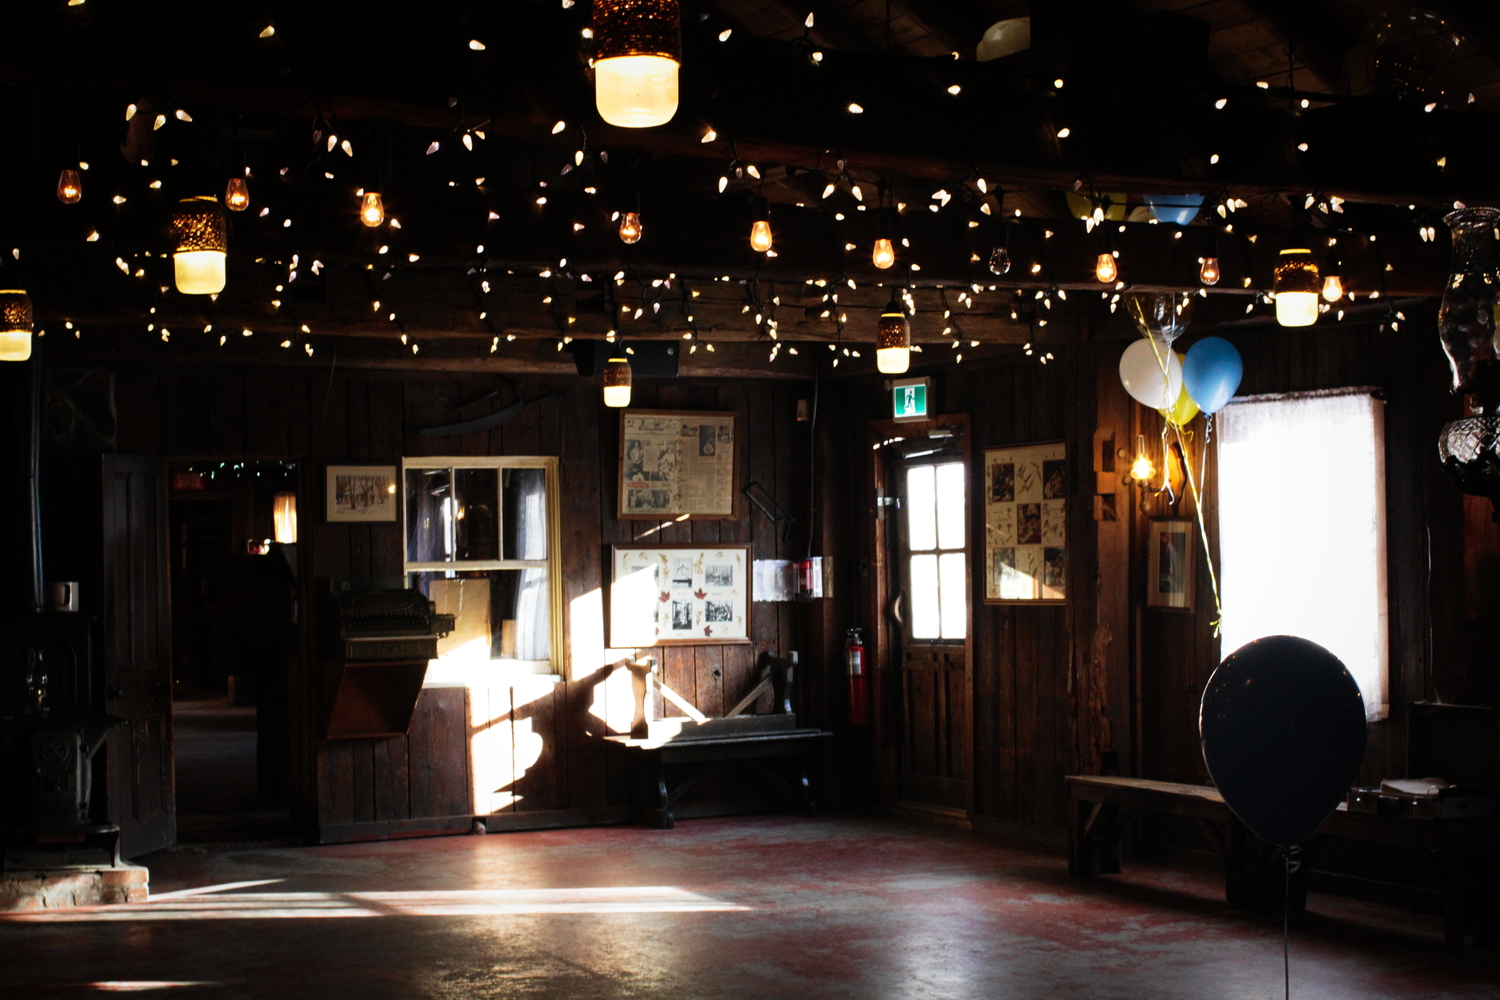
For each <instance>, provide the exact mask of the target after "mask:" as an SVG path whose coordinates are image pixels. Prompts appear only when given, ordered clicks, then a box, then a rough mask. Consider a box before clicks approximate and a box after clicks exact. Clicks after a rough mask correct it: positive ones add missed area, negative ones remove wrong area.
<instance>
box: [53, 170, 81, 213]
mask: <svg viewBox="0 0 1500 1000" xmlns="http://www.w3.org/2000/svg"><path fill="white" fill-rule="evenodd" d="M82 197H83V181H82V180H81V179H80V178H79V176H78V171H76V170H64V171H63V172H62V175H61V176H60V177H58V178H57V200H58V201H60V202H62V203H63V204H64V205H76V204H78V200H79V199H80V198H82Z"/></svg>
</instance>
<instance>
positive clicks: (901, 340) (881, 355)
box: [875, 295, 911, 375]
mask: <svg viewBox="0 0 1500 1000" xmlns="http://www.w3.org/2000/svg"><path fill="white" fill-rule="evenodd" d="M875 367H876V368H878V369H879V370H880V371H881V372H883V373H885V374H887V375H900V374H901V373H902V372H904V371H906V370H907V369H908V368H909V367H911V322H910V321H909V320H907V318H906V312H905V310H903V309H902V308H901V303H899V302H897V301H896V296H895V295H892V296H891V301H890V303H889V304H888V305H887V306H886V307H885V310H884V311H883V312H882V313H881V314H880V324H879V325H878V326H877V327H876V328H875Z"/></svg>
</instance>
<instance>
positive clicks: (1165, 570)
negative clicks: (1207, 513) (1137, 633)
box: [1146, 517, 1197, 611]
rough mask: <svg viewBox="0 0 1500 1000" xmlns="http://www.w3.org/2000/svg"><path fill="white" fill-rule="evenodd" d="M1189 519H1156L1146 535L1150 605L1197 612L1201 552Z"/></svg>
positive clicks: (1147, 593)
mask: <svg viewBox="0 0 1500 1000" xmlns="http://www.w3.org/2000/svg"><path fill="white" fill-rule="evenodd" d="M1195 528H1196V525H1195V523H1194V522H1193V521H1192V520H1190V519H1188V518H1175V517H1174V518H1152V519H1151V531H1150V534H1148V535H1147V536H1146V605H1147V606H1148V607H1152V608H1170V609H1173V610H1177V611H1191V610H1193V588H1194V586H1195V581H1196V577H1195V576H1194V569H1195V566H1196V563H1197V558H1196V555H1197V550H1196V548H1195V547H1194V544H1193V531H1194V529H1195Z"/></svg>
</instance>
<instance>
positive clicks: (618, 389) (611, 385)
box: [604, 354, 630, 406]
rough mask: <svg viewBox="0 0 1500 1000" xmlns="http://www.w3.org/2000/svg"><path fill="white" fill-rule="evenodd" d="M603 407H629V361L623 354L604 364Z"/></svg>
mask: <svg viewBox="0 0 1500 1000" xmlns="http://www.w3.org/2000/svg"><path fill="white" fill-rule="evenodd" d="M604 405H605V406H629V405H630V359H629V358H627V357H625V356H624V355H623V354H622V355H620V356H619V357H615V358H610V359H609V361H607V362H605V365H604Z"/></svg>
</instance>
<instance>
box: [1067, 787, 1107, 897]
mask: <svg viewBox="0 0 1500 1000" xmlns="http://www.w3.org/2000/svg"><path fill="white" fill-rule="evenodd" d="M1099 808H1100V807H1099V804H1098V803H1096V802H1085V801H1084V800H1083V799H1074V800H1073V822H1071V823H1070V824H1068V874H1069V875H1072V876H1075V877H1076V878H1090V877H1091V876H1093V874H1094V851H1093V848H1092V846H1091V845H1090V844H1089V841H1088V838H1089V828H1090V827H1091V826H1092V825H1093V822H1094V819H1095V818H1096V817H1097V816H1098V815H1099Z"/></svg>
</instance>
